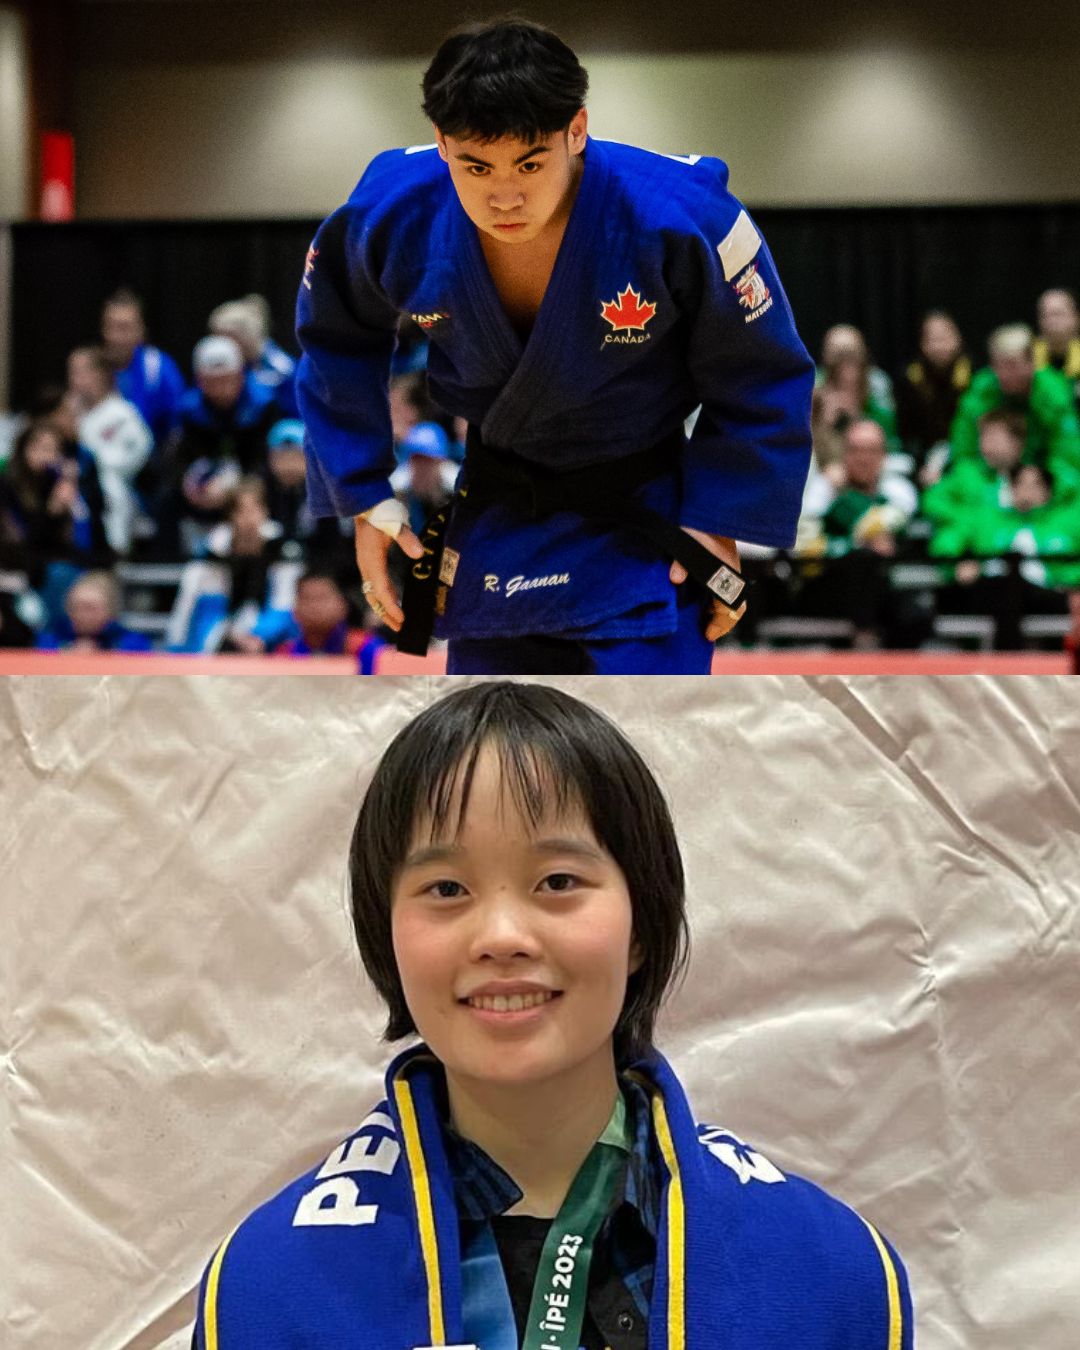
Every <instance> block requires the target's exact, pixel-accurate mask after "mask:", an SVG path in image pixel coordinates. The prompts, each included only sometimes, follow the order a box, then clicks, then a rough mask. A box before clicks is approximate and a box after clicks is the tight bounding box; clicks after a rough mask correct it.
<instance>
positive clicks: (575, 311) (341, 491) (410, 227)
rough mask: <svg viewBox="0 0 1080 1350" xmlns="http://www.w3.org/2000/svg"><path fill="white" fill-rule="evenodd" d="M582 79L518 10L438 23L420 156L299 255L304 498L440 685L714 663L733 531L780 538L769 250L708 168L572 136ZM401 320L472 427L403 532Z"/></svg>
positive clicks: (803, 388)
mask: <svg viewBox="0 0 1080 1350" xmlns="http://www.w3.org/2000/svg"><path fill="white" fill-rule="evenodd" d="M586 88H587V76H586V74H585V71H584V70H583V69H582V67H581V66H580V64H579V63H578V61H577V58H576V57H575V56H574V54H573V52H571V51H570V50H569V48H567V47H566V46H565V45H564V44H563V43H561V42H560V41H559V39H558V38H556V37H555V36H554V34H550V33H548V32H547V31H546V30H544V29H541V28H538V27H536V26H534V25H531V24H527V23H521V22H508V23H495V24H487V25H480V26H477V27H475V28H471V29H468V30H465V31H463V32H462V33H460V34H458V35H455V36H452V37H450V38H448V39H447V41H446V42H445V43H444V44H443V46H442V47H441V48H440V50H439V52H438V53H437V54H436V56H435V59H434V60H433V62H432V65H431V67H430V68H429V69H428V71H427V73H426V75H425V77H424V92H425V100H424V109H425V112H426V113H427V115H428V116H429V117H430V119H431V120H432V122H433V124H434V127H435V135H436V144H434V145H430V146H412V147H409V148H408V149H404V150H391V151H387V152H385V153H383V154H381V155H378V156H377V157H376V158H375V159H374V161H373V162H372V163H371V165H370V166H369V168H368V169H367V172H366V173H365V174H364V176H363V178H362V179H361V180H360V183H359V184H358V186H357V187H356V189H355V190H354V192H353V194H352V196H351V197H350V198H349V200H348V202H346V203H345V205H344V206H342V207H341V208H339V209H338V210H337V211H335V212H334V213H333V214H332V215H331V216H330V217H329V218H328V219H327V220H326V221H325V222H324V223H323V225H322V226H321V228H320V229H319V231H318V233H317V235H316V237H315V240H314V242H313V244H312V246H311V249H310V251H309V253H308V258H307V263H306V267H305V274H304V277H303V284H302V285H301V288H300V296H299V303H298V319H297V333H298V337H299V340H300V343H301V345H302V347H303V350H304V354H303V357H302V358H301V362H300V367H299V371H298V386H297V388H298V400H299V405H300V411H301V416H302V418H303V420H304V422H305V424H306V427H307V432H308V442H307V453H308V457H309V464H310V467H309V495H310V500H311V504H312V507H313V509H314V510H315V511H316V513H317V514H322V515H327V514H336V515H341V516H346V515H351V516H354V517H355V518H356V522H357V524H356V528H357V536H356V543H357V560H358V563H359V566H360V571H361V573H362V575H363V578H364V583H365V589H366V591H367V592H368V593H369V595H370V597H371V600H372V602H373V604H374V607H375V609H376V612H377V613H380V614H382V615H384V616H385V618H386V621H387V622H388V623H389V625H390V627H392V628H394V629H397V630H399V646H402V647H403V649H405V650H412V651H423V650H424V649H425V648H426V639H427V626H429V624H430V615H431V613H432V611H434V613H435V616H436V619H435V622H436V630H435V631H436V632H437V633H438V634H439V635H441V636H443V637H446V638H448V639H449V659H448V669H449V670H450V672H451V673H464V672H499V671H534V672H575V671H592V672H597V673H606V672H612V673H614V672H621V671H627V672H640V673H647V672H663V671H670V672H679V671H683V672H695V671H707V670H708V668H709V662H710V657H711V651H712V643H713V641H714V640H715V639H716V637H718V636H720V635H721V634H722V633H724V632H726V631H727V630H728V629H729V628H730V627H731V626H732V624H733V623H734V622H735V621H736V620H737V618H738V616H739V615H740V614H741V612H742V609H741V606H742V604H743V599H744V597H743V595H742V588H743V582H742V578H741V576H740V574H739V572H738V564H739V560H738V554H737V550H736V547H735V540H736V539H740V540H746V541H750V542H754V543H758V544H766V545H775V546H779V547H785V546H789V545H790V544H792V543H793V541H794V537H795V524H796V520H797V517H798V513H799V505H800V501H801V496H802V489H803V484H804V481H805V477H806V472H807V468H808V465H809V457H810V432H809V408H810V397H811V391H812V384H813V365H812V362H811V360H810V358H809V356H808V354H807V352H806V349H805V347H804V346H803V343H802V342H801V340H800V338H799V336H798V333H797V332H796V329H795V324H794V321H793V318H792V314H791V309H790V306H789V305H788V302H787V300H786V298H785V296H784V293H783V290H782V288H781V286H780V281H779V278H778V277H777V274H776V268H775V266H774V264H773V260H772V258H771V256H770V254H769V251H768V249H767V247H766V245H765V243H764V242H763V240H762V238H761V235H760V233H759V232H758V230H757V228H756V226H755V225H754V223H753V221H752V220H751V218H750V217H749V215H748V214H747V212H746V211H745V210H744V209H743V208H742V206H741V205H740V203H739V202H738V201H737V200H736V199H735V198H734V197H733V196H732V195H731V194H730V193H729V192H728V188H727V178H728V174H727V167H726V165H725V164H723V163H722V162H721V161H720V160H718V159H714V158H711V157H708V156H700V155H688V156H676V155H670V156H669V155H661V154H654V153H652V152H650V151H647V150H641V149H637V148H635V147H633V146H628V145H620V144H617V143H614V142H610V141H603V140H596V139H594V138H591V137H589V135H588V131H587V113H586V110H585V109H584V107H583V106H582V105H583V101H584V96H585V92H586ZM401 314H409V315H411V316H412V317H413V318H414V319H415V320H416V322H417V323H419V324H420V325H421V327H422V328H423V329H424V330H425V332H426V334H427V336H428V338H429V340H430V354H429V358H428V380H429V386H430V390H431V393H432V395H433V396H434V398H435V400H436V402H437V403H438V404H439V405H440V406H441V407H442V408H443V410H444V411H445V412H447V413H448V414H453V415H454V416H460V417H463V418H465V419H467V421H468V424H469V434H468V440H467V451H466V459H465V467H464V471H463V474H462V477H461V480H460V487H459V492H458V495H457V496H456V498H455V500H454V502H453V504H452V508H451V510H450V512H449V513H448V514H449V519H448V520H439V521H436V522H435V525H434V527H433V528H431V529H429V531H428V532H427V537H426V538H425V539H423V540H418V539H417V538H416V536H415V535H414V534H413V533H412V531H410V530H409V529H408V528H407V527H406V526H404V524H403V515H402V512H401V510H400V506H399V504H398V503H396V502H395V501H394V499H393V494H392V491H391V488H390V484H389V481H388V480H389V476H390V473H391V472H392V471H393V468H394V457H393V450H392V441H391V433H390V419H389V410H388V401H387V377H388V370H389V364H390V359H391V355H392V352H393V347H394V326H395V324H396V322H397V320H398V317H399V315H401ZM699 405H700V409H701V411H700V414H699V415H698V417H697V421H696V424H695V425H694V428H693V432H692V434H691V435H690V437H689V439H687V438H686V436H685V434H684V430H683V428H684V422H685V421H686V419H687V418H688V416H689V415H690V414H691V413H692V412H693V411H694V409H695V408H697V407H698V406H699ZM391 538H394V539H396V541H397V543H398V545H399V546H400V547H401V548H402V549H404V551H405V552H406V554H408V556H409V557H410V558H411V559H413V564H412V566H411V567H410V569H409V573H408V580H407V581H406V587H405V599H404V608H405V615H406V616H407V617H406V621H405V625H404V628H402V609H401V607H399V604H398V600H397V597H396V595H395V594H394V592H393V590H392V589H391V586H390V583H389V580H388V576H387V569H386V554H387V550H388V548H389V545H390V542H391ZM688 572H689V573H690V574H691V577H690V579H689V580H687V579H686V577H687V573H688Z"/></svg>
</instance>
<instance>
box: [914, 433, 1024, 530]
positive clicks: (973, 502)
mask: <svg viewBox="0 0 1080 1350" xmlns="http://www.w3.org/2000/svg"><path fill="white" fill-rule="evenodd" d="M978 428H979V455H978V458H977V459H962V460H960V461H959V463H956V464H953V465H952V467H951V468H950V469H949V470H948V471H947V472H946V473H945V474H943V475H942V477H941V478H940V479H939V480H938V481H937V482H936V483H934V484H933V485H932V486H931V487H928V488H927V489H926V491H925V492H924V493H923V495H922V503H921V506H920V511H921V513H922V514H923V515H924V516H925V517H926V518H927V519H928V520H932V521H934V522H935V524H937V525H939V526H942V525H949V524H951V523H952V521H954V520H955V519H956V518H957V517H958V516H961V515H964V514H965V513H967V512H969V511H971V510H972V509H973V508H977V507H980V506H983V505H1005V504H1007V503H1008V501H1009V500H1010V497H1009V475H1010V474H1011V473H1012V471H1013V469H1014V468H1015V467H1016V466H1017V464H1019V463H1020V461H1021V459H1022V458H1023V454H1024V442H1025V441H1026V440H1027V418H1026V417H1025V416H1024V414H1023V413H1018V412H1013V411H1012V410H1011V409H1009V408H991V410H990V411H989V412H985V413H983V414H982V416H981V417H980V418H979V422H978Z"/></svg>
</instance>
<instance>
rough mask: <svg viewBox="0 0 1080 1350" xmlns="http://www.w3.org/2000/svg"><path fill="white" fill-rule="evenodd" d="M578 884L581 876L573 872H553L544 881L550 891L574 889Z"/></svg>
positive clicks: (543, 883)
mask: <svg viewBox="0 0 1080 1350" xmlns="http://www.w3.org/2000/svg"><path fill="white" fill-rule="evenodd" d="M578 884H579V878H578V877H576V876H574V875H573V873H572V872H552V873H551V875H550V876H547V877H545V878H544V880H543V882H542V885H544V886H546V887H547V888H548V890H550V891H572V890H573V889H574V887H575V886H577V885H578Z"/></svg>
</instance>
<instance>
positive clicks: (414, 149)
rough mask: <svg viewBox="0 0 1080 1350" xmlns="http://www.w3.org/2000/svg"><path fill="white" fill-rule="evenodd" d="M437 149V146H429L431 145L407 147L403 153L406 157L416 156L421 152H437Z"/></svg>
mask: <svg viewBox="0 0 1080 1350" xmlns="http://www.w3.org/2000/svg"><path fill="white" fill-rule="evenodd" d="M438 148H439V147H438V146H437V145H435V144H431V145H407V146H406V147H405V153H406V154H407V155H418V154H419V153H420V151H421V150H437V149H438Z"/></svg>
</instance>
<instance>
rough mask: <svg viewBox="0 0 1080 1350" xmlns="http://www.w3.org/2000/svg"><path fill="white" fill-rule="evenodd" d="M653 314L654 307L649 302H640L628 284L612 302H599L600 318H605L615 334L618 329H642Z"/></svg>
mask: <svg viewBox="0 0 1080 1350" xmlns="http://www.w3.org/2000/svg"><path fill="white" fill-rule="evenodd" d="M655 313H656V305H655V304H654V303H653V302H652V301H651V300H642V298H641V296H640V295H639V294H638V292H637V291H635V290H634V289H633V287H632V286H630V285H629V284H628V285H627V287H626V289H625V290H622V291H620V292H619V293H618V295H617V296H616V298H615V299H614V300H606V301H604V300H602V301H601V302H600V314H601V317H602V318H605V319H606V320H607V321H608V323H609V324H611V326H612V328H614V329H615V330H616V332H617V331H618V330H619V329H620V328H644V327H645V325H646V324H647V323H648V322H649V320H650V319H651V318H652V316H653V315H654V314H655Z"/></svg>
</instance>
